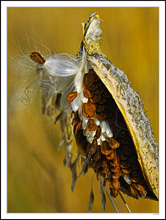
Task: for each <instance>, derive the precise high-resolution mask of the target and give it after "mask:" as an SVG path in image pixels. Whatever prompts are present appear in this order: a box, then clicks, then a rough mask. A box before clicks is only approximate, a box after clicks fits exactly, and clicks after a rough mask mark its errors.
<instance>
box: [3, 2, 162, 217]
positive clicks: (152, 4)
mask: <svg viewBox="0 0 166 220" xmlns="http://www.w3.org/2000/svg"><path fill="white" fill-rule="evenodd" d="M38 5H39V2H38V1H25V2H23V1H22V2H20V1H13V2H11V1H8V2H7V1H6V2H4V1H2V2H1V33H2V36H1V37H2V38H1V48H2V50H1V63H2V66H1V94H2V96H1V106H2V113H1V119H2V120H1V121H2V124H1V137H2V139H1V146H2V148H1V179H2V181H1V183H2V185H1V214H2V219H57V218H58V219H63V218H66V219H84V218H90V219H91V218H93V219H100V218H102V219H103V218H105V219H109V218H111V219H112V218H114V219H117V218H123V219H132V218H135V219H139V218H146V219H149V218H150V219H159V218H160V219H161V218H164V217H165V198H164V195H165V166H164V164H165V126H164V125H165V124H164V122H165V2H163V1H153V2H152V1H150V2H149V1H96V2H95V7H159V18H160V19H159V20H160V23H159V42H160V44H159V56H160V57H159V58H160V61H159V70H160V75H159V83H160V86H159V88H160V98H159V101H160V104H159V106H160V111H159V113H160V117H159V121H160V124H159V128H160V135H159V140H160V167H161V164H162V175H161V172H160V209H159V214H143V213H142V214H139V213H137V214H117V213H115V214H114V213H111V214H105V213H94V214H88V213H78V214H76V213H62V214H60V213H57V214H52V213H41V214H38V213H33V214H32V213H25V214H22V213H19V214H18V213H17V214H12V213H11V214H10V213H7V7H27V6H28V7H38ZM64 5H65V7H94V2H93V1H87V2H82V1H81V2H78V1H77V2H76V1H58V2H56V1H53V2H51V1H44V2H42V1H40V7H64ZM4 91H5V92H6V94H5V95H4ZM163 169H164V170H163ZM161 179H162V180H161Z"/></svg>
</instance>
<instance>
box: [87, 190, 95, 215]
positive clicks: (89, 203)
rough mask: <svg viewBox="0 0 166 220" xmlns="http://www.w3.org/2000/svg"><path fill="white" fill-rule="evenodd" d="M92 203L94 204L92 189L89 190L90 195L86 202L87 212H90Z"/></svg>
mask: <svg viewBox="0 0 166 220" xmlns="http://www.w3.org/2000/svg"><path fill="white" fill-rule="evenodd" d="M93 202H94V194H93V189H92V188H91V191H90V195H89V201H88V211H89V212H91V210H92V205H93Z"/></svg>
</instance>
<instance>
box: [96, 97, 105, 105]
mask: <svg viewBox="0 0 166 220" xmlns="http://www.w3.org/2000/svg"><path fill="white" fill-rule="evenodd" d="M105 103H106V99H105V98H103V97H102V98H101V100H100V101H99V102H98V104H100V105H102V104H105Z"/></svg>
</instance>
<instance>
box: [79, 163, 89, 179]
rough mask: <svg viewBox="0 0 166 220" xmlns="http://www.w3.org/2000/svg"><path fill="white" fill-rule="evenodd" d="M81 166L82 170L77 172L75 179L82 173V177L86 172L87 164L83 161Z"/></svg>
mask: <svg viewBox="0 0 166 220" xmlns="http://www.w3.org/2000/svg"><path fill="white" fill-rule="evenodd" d="M81 165H82V169H81V171H80V172H79V174H78V176H77V178H78V177H80V176H81V174H82V173H83V172H84V174H83V175H85V174H86V172H87V171H88V163H87V162H86V161H84V162H83V163H82V164H81Z"/></svg>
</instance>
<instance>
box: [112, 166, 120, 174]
mask: <svg viewBox="0 0 166 220" xmlns="http://www.w3.org/2000/svg"><path fill="white" fill-rule="evenodd" d="M111 171H112V172H114V173H116V172H119V171H120V167H119V165H117V166H112V168H111Z"/></svg>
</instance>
